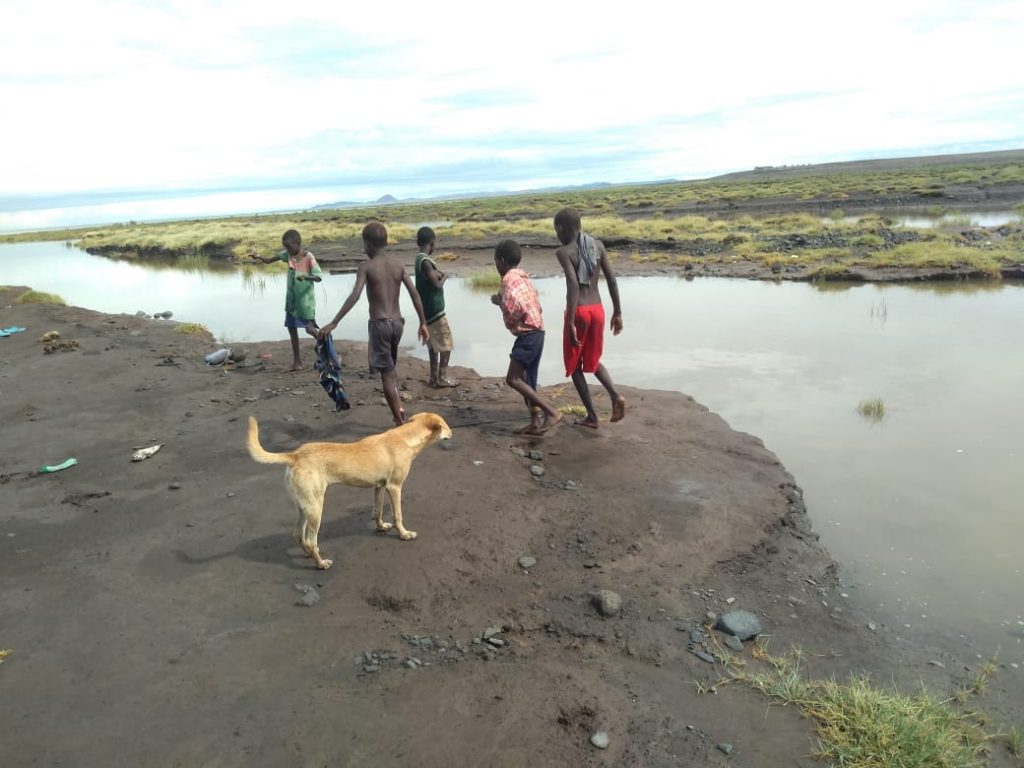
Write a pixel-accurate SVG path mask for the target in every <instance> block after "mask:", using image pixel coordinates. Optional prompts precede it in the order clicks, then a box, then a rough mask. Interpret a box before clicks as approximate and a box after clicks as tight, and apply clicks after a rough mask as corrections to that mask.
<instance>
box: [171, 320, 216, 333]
mask: <svg viewBox="0 0 1024 768" xmlns="http://www.w3.org/2000/svg"><path fill="white" fill-rule="evenodd" d="M174 330H175V331H176V332H177V333H183V334H185V335H186V336H201V335H203V334H208V333H209V332H210V331H209V329H208V328H207V327H206V326H205V325H203V324H202V323H181V324H180V325H179V326H178V327H177V328H175V329H174Z"/></svg>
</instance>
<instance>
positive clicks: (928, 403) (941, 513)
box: [0, 243, 1024, 662]
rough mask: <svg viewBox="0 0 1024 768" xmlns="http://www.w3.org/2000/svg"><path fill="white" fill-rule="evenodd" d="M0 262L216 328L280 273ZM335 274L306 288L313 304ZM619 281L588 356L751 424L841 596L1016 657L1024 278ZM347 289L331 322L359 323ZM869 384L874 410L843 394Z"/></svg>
mask: <svg viewBox="0 0 1024 768" xmlns="http://www.w3.org/2000/svg"><path fill="white" fill-rule="evenodd" d="M526 266H527V268H528V267H529V265H526ZM0 275H2V277H0V282H2V283H4V284H8V285H10V284H19V283H20V284H28V285H31V286H33V287H34V288H36V289H38V290H43V291H50V292H54V293H58V294H61V295H62V296H63V297H64V298H65V299H66V300H67V301H68V302H69V303H72V304H77V305H80V306H85V307H89V308H91V309H96V310H99V311H103V312H127V313H130V314H134V313H135V311H136V310H145V311H147V312H149V313H155V312H159V311H162V310H171V311H173V312H174V318H175V319H176V320H187V321H194V322H200V323H203V324H205V325H207V326H208V327H209V328H210V329H211V330H212V331H213V332H214V333H215V334H217V335H218V337H220V338H221V339H223V340H225V341H228V342H231V341H253V340H262V339H283V338H286V337H287V334H286V332H285V330H284V328H283V325H282V324H283V304H284V285H285V282H284V276H283V275H280V274H275V275H268V274H267V273H265V272H262V271H260V272H249V273H244V272H240V271H235V270H229V271H203V270H193V271H191V272H186V271H181V270H177V269H154V268H149V267H143V266H139V265H137V264H133V263H128V262H116V261H111V260H108V259H104V258H100V257H93V256H90V255H89V254H86V253H84V252H82V251H79V250H77V249H75V248H66V247H64V246H63V245H62V244H59V243H56V244H26V245H16V246H0ZM353 280H354V276H352V275H339V276H331V277H329V278H327V279H325V280H324V282H323V283H321V284H320V285H319V286H318V293H317V302H318V308H319V314H320V317H321V318H326V317H328V316H329V315H330V313H332V312H334V311H335V310H336V309H337V308H338V307H339V306H340V305H341V303H342V301H343V300H344V298H345V296H346V295H347V294H348V291H349V290H350V288H351V286H352V282H353ZM536 285H537V287H538V289H539V291H540V294H541V300H542V302H543V305H544V307H545V310H546V315H545V317H546V321H547V323H548V330H549V338H548V344H547V350H546V353H545V357H544V361H543V365H542V368H541V383H542V384H545V385H550V384H558V383H562V382H565V381H566V380H565V378H564V376H563V373H564V371H563V370H561V366H560V362H561V354H560V346H561V339H560V328H561V322H560V320H561V313H562V307H563V306H564V284H563V282H562V281H561V280H556V279H544V280H538V281H536ZM620 289H621V292H622V297H623V304H624V309H625V312H624V319H625V331H624V333H623V334H622V335H621V336H618V337H612V336H610V335H609V336H608V337H607V339H606V354H605V359H604V362H605V363H606V365H607V366H608V368H609V370H610V371H611V372H612V374H613V376H614V377H615V379H616V381H617V382H620V383H623V384H630V385H633V386H638V387H644V388H655V389H672V390H681V391H683V392H687V393H688V394H691V395H693V396H694V397H695V398H696V399H697V400H699V401H701V402H702V403H704V404H706V405H707V406H708V407H710V408H711V409H712V410H714V411H716V412H718V413H720V414H721V415H722V416H724V417H725V418H726V420H727V421H728V422H729V423H730V424H731V425H732V426H733V427H734V428H736V429H739V430H742V431H744V432H749V433H751V434H754V435H757V436H758V437H760V438H762V439H763V440H764V441H765V444H766V445H767V446H768V448H770V449H771V450H773V451H774V452H775V453H776V454H777V455H778V456H779V458H780V459H781V460H782V461H783V463H784V464H785V465H786V467H787V468H788V469H789V471H790V472H791V473H792V474H793V475H794V476H795V478H796V480H797V482H798V483H799V484H800V485H801V486H803V488H804V489H805V495H806V501H807V506H808V510H809V512H810V515H811V518H812V520H813V522H814V526H815V528H816V529H817V530H818V531H819V532H820V533H821V535H822V539H823V541H824V543H825V544H826V545H827V547H828V548H829V550H830V551H831V553H832V554H833V556H834V557H835V558H836V559H837V560H838V561H839V562H840V563H841V564H842V566H843V571H842V573H843V580H844V582H845V583H846V587H844V591H845V592H846V593H847V594H848V595H849V598H848V599H849V600H850V601H851V602H856V603H857V604H858V605H859V606H860V607H863V608H865V609H866V610H868V611H869V612H870V613H871V615H872V616H873V617H875V620H876V621H877V622H879V623H886V624H889V625H891V626H895V627H897V628H898V630H899V631H901V632H902V631H904V629H905V628H904V625H909V629H907V630H906V632H907V634H908V635H910V636H920V635H922V634H925V635H940V636H944V637H946V638H947V639H948V638H953V639H956V638H958V636H959V635H960V634H961V633H962V634H964V635H965V636H966V638H967V639H969V640H971V641H972V644H973V645H975V646H976V647H977V648H978V651H979V652H983V653H991V652H993V651H995V649H996V647H997V646H999V647H1001V648H1002V653H1001V657H1000V658H1001V659H1002V660H1004V661H1007V662H1009V661H1013V662H1020V661H1022V660H1024V659H1022V656H1024V624H1022V623H1021V622H1022V621H1024V597H1022V595H1021V590H1020V585H1021V583H1024V582H1022V573H1021V571H1022V568H1024V557H1022V546H1024V544H1022V543H1024V471H1022V467H1024V407H1022V406H1024V394H1022V393H1024V354H1022V353H1021V349H1022V348H1024V285H1021V284H1019V283H968V284H963V283H961V284H957V283H930V284H923V285H920V284H916V285H836V284H826V285H825V286H824V287H823V288H822V287H816V286H814V285H809V284H803V283H778V284H776V283H770V282H754V281H743V280H728V279H698V280H692V281H687V280H684V279H680V278H674V277H648V278H621V279H620ZM446 292H447V300H448V307H449V318H450V322H451V325H452V329H453V332H454V334H455V339H456V345H457V346H456V351H455V353H454V354H453V363H454V364H456V365H464V366H470V367H473V368H475V369H477V370H478V371H479V372H481V373H483V374H487V375H500V374H502V373H504V371H505V368H506V366H507V352H508V348H509V347H510V346H511V337H510V336H509V335H508V333H507V332H506V331H505V329H504V327H503V326H502V324H501V318H500V313H499V311H498V309H497V308H496V307H494V306H493V305H491V303H490V301H489V293H488V292H486V291H484V292H476V291H473V290H471V289H470V288H469V286H468V284H467V283H465V282H464V281H460V280H452V281H450V282H449V283H448V287H447V289H446ZM364 301H365V300H364ZM404 306H405V307H406V316H407V317H409V316H411V315H412V310H411V307H410V305H409V303H408V300H407V299H405V300H404ZM365 307H366V305H365V303H363V304H361V305H360V306H358V307H357V308H356V309H355V310H354V311H353V312H352V313H351V315H350V317H348V318H346V319H345V321H344V322H343V323H342V325H341V327H340V334H341V335H343V336H345V337H347V338H354V339H364V338H365V333H366V308H365ZM409 338H410V339H412V334H411V333H410V334H409ZM0 345H2V340H0ZM0 352H2V346H0ZM407 354H413V355H416V356H418V357H425V351H424V350H423V349H422V348H419V347H416V348H410V349H408V350H407ZM510 397H511V395H510ZM874 399H878V400H880V401H881V404H882V407H883V410H884V413H883V414H882V415H881V416H880V417H879V415H878V413H877V411H873V412H871V413H869V414H868V415H862V414H861V413H860V412H858V406H859V405H860V404H861V403H862V402H864V401H868V400H874ZM635 407H636V406H635V405H634V408H635ZM634 413H635V411H634ZM683 488H684V486H681V489H683Z"/></svg>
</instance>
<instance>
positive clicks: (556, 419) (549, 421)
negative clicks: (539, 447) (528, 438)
mask: <svg viewBox="0 0 1024 768" xmlns="http://www.w3.org/2000/svg"><path fill="white" fill-rule="evenodd" d="M561 421H562V414H560V413H556V414H555V415H554V416H546V417H544V429H551V428H552V427H554V426H557V425H558V424H560V423H561Z"/></svg>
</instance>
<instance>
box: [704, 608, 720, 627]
mask: <svg viewBox="0 0 1024 768" xmlns="http://www.w3.org/2000/svg"><path fill="white" fill-rule="evenodd" d="M704 618H705V619H707V620H708V621H709V622H710V623H712V624H714V623H715V622H716V621H717V620H718V614H717V613H715V612H714V611H708V612H707V613H705V614H704Z"/></svg>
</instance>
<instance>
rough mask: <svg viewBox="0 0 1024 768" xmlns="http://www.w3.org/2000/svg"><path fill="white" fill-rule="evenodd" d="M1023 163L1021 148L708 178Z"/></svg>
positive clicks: (767, 168) (768, 167)
mask: <svg viewBox="0 0 1024 768" xmlns="http://www.w3.org/2000/svg"><path fill="white" fill-rule="evenodd" d="M1008 162H1010V163H1014V162H1024V149H1005V150H1001V151H998V152H971V153H965V154H960V155H921V156H918V157H887V158H879V159H876V160H846V161H843V162H836V163H816V164H813V165H812V164H807V165H759V166H757V167H755V168H754V169H753V170H750V171H736V172H734V173H725V174H722V175H721V176H713V177H711V179H709V181H724V180H730V181H732V180H743V179H763V178H766V177H773V176H786V175H800V174H820V173H848V172H850V171H888V170H895V169H898V168H913V167H920V166H933V167H934V166H941V165H970V164H972V163H1008Z"/></svg>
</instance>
